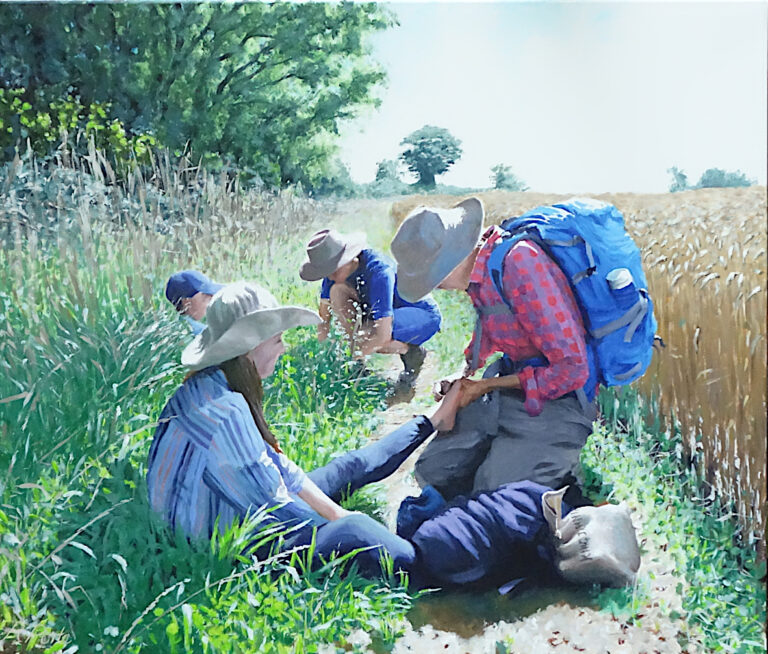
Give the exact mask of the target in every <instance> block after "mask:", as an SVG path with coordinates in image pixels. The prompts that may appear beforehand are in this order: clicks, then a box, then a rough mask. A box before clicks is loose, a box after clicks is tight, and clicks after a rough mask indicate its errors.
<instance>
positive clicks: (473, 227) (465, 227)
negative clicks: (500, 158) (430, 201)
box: [390, 198, 484, 302]
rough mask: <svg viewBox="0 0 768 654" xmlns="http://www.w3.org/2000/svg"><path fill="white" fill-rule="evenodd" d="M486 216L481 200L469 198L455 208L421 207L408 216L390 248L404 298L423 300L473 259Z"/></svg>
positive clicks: (412, 300) (398, 286)
mask: <svg viewBox="0 0 768 654" xmlns="http://www.w3.org/2000/svg"><path fill="white" fill-rule="evenodd" d="M483 215H484V209H483V203H482V201H481V200H480V198H468V199H466V200H463V201H461V202H459V203H458V204H457V205H456V206H454V207H453V208H451V209H438V208H436V207H417V208H416V209H414V210H413V211H412V212H411V213H410V214H409V215H408V217H407V218H406V219H405V220H404V221H403V222H402V224H401V225H400V228H399V229H398V230H397V234H395V237H394V238H393V239H392V244H391V246H390V248H391V250H392V255H393V256H394V258H395V260H396V261H397V290H398V292H399V293H400V296H401V297H402V298H403V299H405V300H407V301H408V302H416V301H417V300H420V299H421V298H423V297H424V296H425V295H426V294H427V293H429V292H430V291H431V290H432V289H434V288H435V287H437V286H438V285H439V284H440V282H442V281H443V280H444V279H445V278H446V277H447V276H448V275H449V274H450V273H451V271H452V270H453V269H454V268H456V266H458V265H459V264H460V263H461V262H462V261H463V260H464V259H466V258H467V257H468V256H469V254H470V253H471V252H472V250H473V249H474V248H475V245H477V240H478V238H479V237H480V231H481V230H482V228H483Z"/></svg>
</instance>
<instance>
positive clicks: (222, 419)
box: [147, 282, 460, 576]
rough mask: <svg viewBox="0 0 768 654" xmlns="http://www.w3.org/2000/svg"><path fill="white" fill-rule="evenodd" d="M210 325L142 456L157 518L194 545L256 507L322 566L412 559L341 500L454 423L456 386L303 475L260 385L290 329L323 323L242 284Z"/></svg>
mask: <svg viewBox="0 0 768 654" xmlns="http://www.w3.org/2000/svg"><path fill="white" fill-rule="evenodd" d="M207 316H208V326H207V327H206V329H205V330H204V331H203V332H202V333H201V334H199V335H198V336H197V337H196V338H195V339H194V340H193V341H192V343H190V344H189V345H188V346H187V347H186V348H185V350H184V352H183V353H182V363H183V364H184V365H185V366H187V367H188V368H189V369H190V373H189V374H188V376H187V378H186V379H185V380H184V382H183V384H182V385H181V386H180V387H179V388H178V389H177V391H176V392H175V393H174V395H173V396H172V397H171V398H170V400H169V401H168V403H167V404H166V406H165V408H164V409H163V412H162V414H161V416H160V419H159V424H158V427H157V429H156V431H155V435H154V439H153V441H152V445H151V448H150V451H149V460H148V471H147V486H148V491H149V501H150V504H151V506H152V509H153V510H154V511H156V512H158V513H159V514H160V515H162V516H163V517H164V518H165V520H166V521H167V522H168V524H169V525H170V526H171V527H172V528H173V529H180V530H181V531H182V532H183V533H185V534H186V535H187V536H189V537H210V536H211V535H212V534H213V531H214V529H215V528H216V526H217V525H218V530H219V531H221V532H223V531H225V530H226V529H227V527H229V526H230V525H231V524H232V523H233V522H235V521H238V520H241V519H242V518H244V517H245V516H246V514H248V512H249V511H250V512H251V513H252V512H254V511H255V510H256V509H258V508H260V507H267V508H269V509H272V510H271V512H270V513H268V515H267V518H268V520H270V521H277V522H281V523H283V524H284V525H285V527H286V529H289V530H292V531H290V532H289V533H288V535H287V537H286V539H285V547H286V548H288V547H295V546H299V545H307V544H309V543H310V542H311V541H312V538H313V537H314V538H315V539H316V540H315V542H316V549H315V556H317V557H321V558H322V557H325V558H327V557H329V556H330V554H331V553H332V552H334V551H335V552H339V553H341V554H345V553H348V552H351V551H353V550H357V549H358V548H368V549H365V550H364V551H362V552H361V553H360V554H359V555H358V556H357V560H358V563H359V565H360V568H361V571H363V573H364V574H367V575H369V576H375V575H376V574H378V572H379V558H380V554H381V550H382V549H383V550H384V551H386V552H388V553H389V554H390V555H391V556H392V559H393V560H394V562H395V567H396V569H404V570H407V569H408V568H409V567H410V565H411V564H412V562H413V559H414V556H415V553H414V548H413V546H412V545H411V544H410V543H409V542H408V541H407V540H405V539H403V538H400V537H399V536H397V535H396V534H393V533H391V532H390V531H388V530H387V529H386V527H384V525H382V524H380V523H378V522H377V521H375V520H374V519H372V518H370V517H369V516H367V515H364V514H361V513H355V512H350V511H347V510H345V509H344V508H342V507H341V506H340V505H339V504H338V502H339V501H340V499H341V496H342V493H348V492H352V491H354V490H356V489H357V488H360V487H362V486H364V485H365V484H368V483H371V482H374V481H379V480H381V479H383V478H385V477H387V476H388V475H390V474H392V473H393V472H394V471H395V470H396V469H397V468H398V467H399V466H400V464H401V463H402V462H403V461H404V460H405V459H406V458H407V457H408V456H409V455H410V454H411V453H412V452H413V451H414V450H415V449H416V448H417V447H418V446H419V445H420V444H421V443H423V442H424V441H425V440H426V439H427V438H429V436H431V435H432V434H433V433H434V432H435V431H436V430H447V429H450V428H451V427H452V425H453V420H454V417H455V412H456V408H457V406H458V393H459V390H460V389H459V387H458V386H457V388H456V389H455V390H454V391H452V392H449V393H448V394H447V395H446V396H445V398H444V399H443V400H442V402H441V403H440V404H439V406H438V407H437V409H436V410H435V411H434V412H433V413H432V415H431V416H430V417H427V416H424V415H421V416H418V417H416V418H414V419H412V420H410V421H408V422H407V423H405V424H404V425H402V426H401V427H400V428H399V429H396V430H395V431H394V432H392V433H391V434H389V435H388V436H386V437H384V438H382V439H380V440H378V441H376V442H374V443H371V444H369V445H367V446H365V447H363V448H361V449H358V450H356V451H352V452H348V453H346V454H344V455H342V456H340V457H338V458H336V459H334V460H333V461H331V462H330V463H329V464H328V465H326V466H323V467H321V468H318V469H316V470H313V471H311V472H309V473H305V472H304V471H303V470H302V469H301V468H300V467H299V466H298V465H296V463H294V462H293V461H291V460H290V459H289V458H288V457H287V456H285V454H283V453H282V451H281V449H280V446H279V444H278V441H277V439H276V438H275V435H274V434H273V432H272V431H271V429H270V427H269V425H268V424H267V421H266V419H265V417H264V413H263V410H262V406H263V403H264V391H263V387H262V380H263V379H264V378H266V377H268V376H269V375H271V374H272V372H273V371H274V368H275V363H276V361H277V359H278V358H279V356H280V355H281V354H282V353H283V352H284V346H283V341H282V334H283V332H284V331H285V330H287V329H290V328H293V327H297V326H301V325H315V324H318V323H319V322H320V317H319V316H318V315H317V314H316V313H315V312H313V311H310V310H308V309H304V308H300V307H291V306H280V305H279V304H278V303H277V301H276V300H275V298H274V297H273V296H272V295H271V294H270V293H269V292H268V291H267V290H265V289H264V288H262V287H260V286H258V285H255V284H250V283H246V282H237V283H234V284H231V285H228V286H225V287H224V288H223V289H221V290H220V291H218V292H217V293H216V294H215V295H214V297H213V300H212V301H211V303H210V306H209V308H208V313H207Z"/></svg>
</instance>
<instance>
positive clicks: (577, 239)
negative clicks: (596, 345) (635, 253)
mask: <svg viewBox="0 0 768 654" xmlns="http://www.w3.org/2000/svg"><path fill="white" fill-rule="evenodd" d="M523 239H526V240H530V241H533V242H534V243H536V244H537V245H539V246H541V245H542V242H544V243H546V244H547V245H559V246H563V247H571V246H574V245H578V244H579V243H583V244H584V247H585V250H586V253H587V261H588V263H589V267H588V268H587V269H586V270H583V271H581V272H579V273H577V274H576V275H574V278H573V280H572V283H574V284H576V283H578V282H580V281H581V280H582V279H584V278H585V277H588V276H589V275H591V274H592V273H594V272H595V270H597V267H596V264H595V260H594V257H593V256H592V248H591V247H590V245H589V243H587V242H586V241H585V240H584V238H582V237H581V236H579V235H577V236H574V237H573V238H572V239H571V240H569V241H558V240H554V239H548V240H543V239H540V238H538V236H537V235H536V234H535V233H533V232H531V231H529V230H525V229H521V230H520V231H518V232H516V233H513V232H510V231H509V230H507V231H505V233H504V234H503V235H502V237H501V240H500V242H499V243H497V244H496V246H495V247H494V248H493V251H492V252H491V255H490V256H489V257H488V273H489V274H490V276H491V281H492V282H493V286H494V288H495V289H496V292H497V293H498V294H499V297H500V298H501V299H502V301H503V304H494V305H491V306H488V307H481V308H480V309H477V308H476V309H475V311H476V312H477V319H476V320H475V332H474V336H473V338H474V341H473V347H472V369H473V370H476V369H477V364H478V361H479V354H480V338H481V336H482V333H483V331H482V324H481V321H482V318H483V317H484V316H488V315H499V314H502V313H509V314H510V315H514V313H515V312H514V309H513V308H512V304H511V303H510V302H509V300H508V299H507V296H506V295H505V294H504V286H503V281H502V280H503V276H504V258H505V257H506V256H507V254H508V253H509V251H510V250H511V249H512V247H513V246H514V245H516V244H517V243H518V242H519V241H522V240H523ZM543 249H544V250H545V252H546V253H547V255H548V256H550V255H549V250H548V248H546V247H544V248H543ZM550 258H551V256H550ZM503 309H506V311H504V310H503ZM640 320H642V316H641V317H640V319H638V322H637V324H639V321H640ZM635 329H637V326H635V328H634V329H633V330H632V333H634V331H635ZM587 347H589V346H588V345H587ZM539 360H542V361H543V360H544V358H543V357H536V358H534V359H530V360H527V361H526V362H523V363H528V362H530V364H531V365H536V363H538V361H539ZM513 365H514V362H513ZM574 393H575V394H576V398H577V399H578V400H579V405H580V406H581V409H582V411H586V410H587V408H588V407H589V399H588V398H587V393H586V391H585V390H584V388H583V387H579V388H577V389H576V390H575V391H574Z"/></svg>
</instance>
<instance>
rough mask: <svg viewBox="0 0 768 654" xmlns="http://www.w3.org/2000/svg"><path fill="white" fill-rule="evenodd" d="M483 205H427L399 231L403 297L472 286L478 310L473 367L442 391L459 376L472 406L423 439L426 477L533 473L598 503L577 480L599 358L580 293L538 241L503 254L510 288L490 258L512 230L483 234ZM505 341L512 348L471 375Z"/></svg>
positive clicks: (456, 485) (446, 488) (580, 500)
mask: <svg viewBox="0 0 768 654" xmlns="http://www.w3.org/2000/svg"><path fill="white" fill-rule="evenodd" d="M483 215H484V210H483V204H482V202H481V201H480V199H478V198H469V199H467V200H464V201H463V202H461V203H459V204H458V205H456V206H455V207H454V208H452V209H438V208H430V207H418V208H417V209H415V210H414V211H412V212H411V214H410V215H409V216H408V217H407V218H406V219H405V220H404V221H403V223H402V224H401V225H400V228H399V229H398V231H397V234H395V237H394V239H393V240H392V244H391V250H392V254H393V256H394V258H395V260H396V261H397V265H398V269H397V274H398V280H399V290H400V294H401V295H402V296H403V297H404V298H406V299H407V300H409V301H414V300H417V299H418V298H420V297H422V296H423V295H426V294H427V293H429V292H430V291H431V290H432V289H434V288H440V289H450V290H458V291H465V292H466V293H467V295H469V298H470V300H471V301H472V304H473V306H474V308H475V310H476V313H477V321H476V325H475V331H474V334H473V336H472V340H471V342H470V343H469V345H468V347H467V348H466V350H465V353H464V354H465V360H466V366H465V368H464V370H463V372H462V374H461V375H460V376H459V377H458V378H457V379H453V380H444V381H442V382H440V385H439V388H436V390H435V394H436V397H440V396H441V395H443V394H444V393H445V392H447V389H448V388H450V386H451V384H453V383H460V384H461V385H462V400H461V404H462V407H463V408H462V409H461V411H460V412H459V414H458V416H457V420H456V425H455V427H454V429H453V430H452V431H451V432H447V433H445V434H443V435H441V436H440V438H437V439H434V440H433V441H432V442H431V443H430V444H429V445H428V446H427V448H426V449H425V450H424V452H423V454H422V455H421V457H420V458H419V460H418V461H417V462H416V468H415V472H416V478H417V480H418V481H419V483H420V484H421V485H422V486H425V485H431V486H433V487H434V488H436V489H437V490H438V491H439V492H440V493H441V494H442V495H443V496H444V497H446V499H450V498H453V497H455V496H457V495H463V494H467V493H472V492H478V491H483V490H493V489H496V488H498V487H499V486H501V485H502V484H505V483H509V482H514V481H522V480H529V481H533V482H536V483H539V484H543V485H545V486H549V487H550V488H555V489H557V488H561V487H563V486H565V485H566V484H569V485H570V488H569V491H568V497H567V498H566V502H568V503H569V504H570V505H571V506H580V505H584V504H588V503H589V502H588V500H586V499H585V498H584V497H583V496H582V495H581V491H580V489H579V487H578V483H576V482H577V481H578V473H579V454H580V451H581V449H582V447H583V446H584V444H585V442H586V439H587V437H588V436H589V434H590V433H591V431H592V423H593V421H594V420H595V418H596V417H597V409H596V404H595V403H594V402H592V403H589V402H587V400H586V397H585V393H584V392H583V391H584V390H585V389H584V385H585V383H586V382H587V378H588V377H589V367H588V362H587V353H586V343H585V332H584V326H583V324H582V320H581V315H580V312H579V309H578V306H577V304H576V300H575V299H574V296H573V292H572V291H571V288H570V286H569V284H568V281H567V280H566V278H565V275H564V274H563V272H562V271H561V270H560V268H559V267H558V266H557V264H556V263H555V262H554V261H552V260H551V259H550V258H549V257H548V256H547V255H546V254H545V253H544V252H543V250H542V249H541V248H540V247H539V246H538V245H536V244H535V243H533V242H531V241H527V240H521V241H519V242H518V243H516V244H515V245H514V246H513V247H512V248H511V249H510V251H509V252H508V253H507V255H506V256H505V257H504V263H503V268H502V284H501V286H502V288H503V290H504V293H505V296H506V297H505V298H501V297H500V295H499V292H498V291H497V290H496V287H495V285H494V284H493V281H492V280H491V278H490V275H489V273H488V257H489V256H490V254H491V252H492V251H493V248H494V247H495V246H496V245H497V244H498V243H499V241H500V239H501V236H502V230H501V229H500V228H499V227H497V226H491V227H489V228H488V229H486V230H485V231H484V232H483V233H482V234H481V231H482V225H483ZM497 352H500V353H502V354H504V355H506V356H505V357H504V358H503V359H502V360H498V361H496V362H495V363H492V364H491V365H489V366H488V368H487V369H486V370H485V373H484V375H483V377H482V378H481V379H472V377H473V375H474V374H475V373H476V372H477V371H478V370H479V369H480V368H482V367H483V366H484V365H485V363H486V361H487V359H488V358H489V357H490V356H491V355H492V354H494V353H497Z"/></svg>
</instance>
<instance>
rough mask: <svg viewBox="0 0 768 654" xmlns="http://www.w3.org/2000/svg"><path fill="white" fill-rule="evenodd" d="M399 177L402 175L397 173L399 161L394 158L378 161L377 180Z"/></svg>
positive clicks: (397, 178)
mask: <svg viewBox="0 0 768 654" xmlns="http://www.w3.org/2000/svg"><path fill="white" fill-rule="evenodd" d="M399 179H400V177H399V175H398V174H397V161H395V160H393V159H383V160H381V161H379V162H377V163H376V178H375V180H376V181H377V182H384V181H388V180H399Z"/></svg>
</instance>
